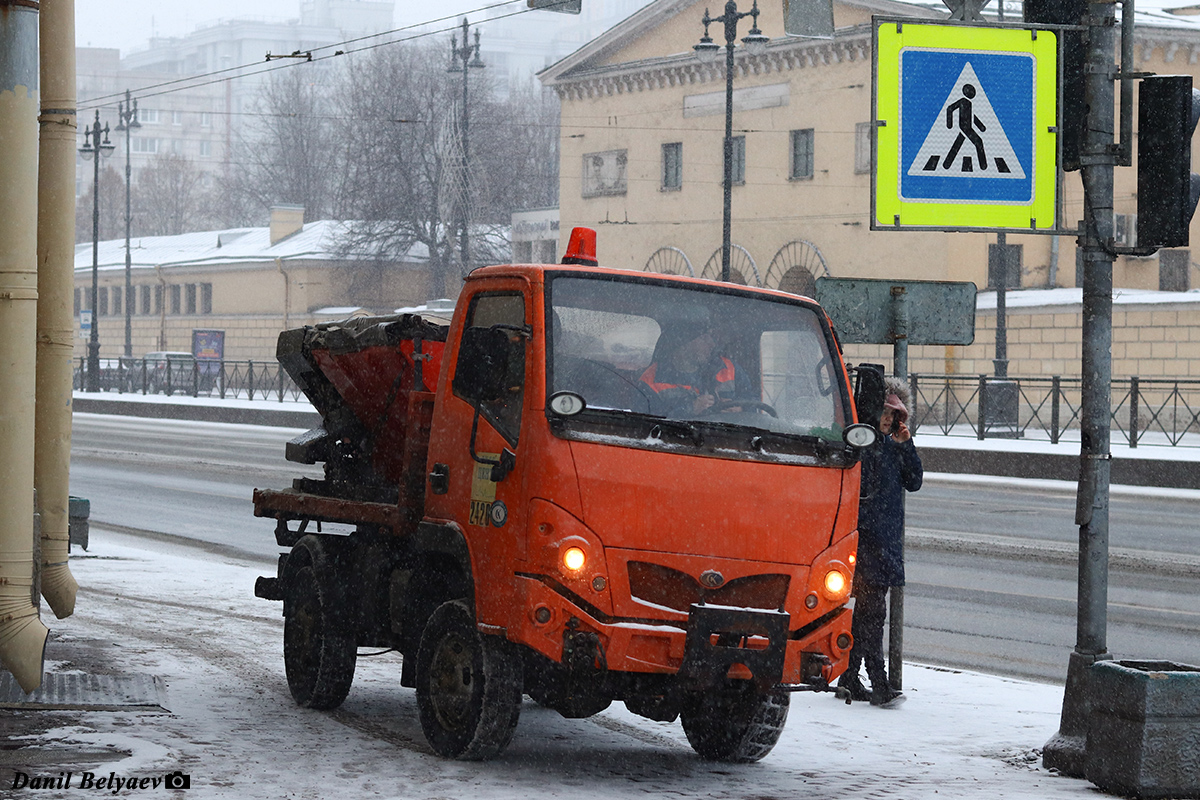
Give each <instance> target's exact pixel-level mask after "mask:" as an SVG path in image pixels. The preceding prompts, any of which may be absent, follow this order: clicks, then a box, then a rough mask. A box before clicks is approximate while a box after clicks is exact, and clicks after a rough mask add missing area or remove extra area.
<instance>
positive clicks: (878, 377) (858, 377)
mask: <svg viewBox="0 0 1200 800" xmlns="http://www.w3.org/2000/svg"><path fill="white" fill-rule="evenodd" d="M854 373H855V381H854V407H855V408H856V409H858V421H859V422H862V423H865V424H867V425H870V426H871V427H873V428H878V427H879V418H880V417H881V416H883V401H884V400H885V399H886V398H887V385H886V384H885V383H884V382H883V366H882V365H881V364H859V365H858V366H857V367H855V370H854Z"/></svg>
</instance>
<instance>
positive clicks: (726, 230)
mask: <svg viewBox="0 0 1200 800" xmlns="http://www.w3.org/2000/svg"><path fill="white" fill-rule="evenodd" d="M746 17H753V18H754V19H753V21H752V23H751V27H750V33H749V34H748V35H747V36H746V37H745V38H743V39H742V44H744V45H746V49H747V50H748V51H750V52H752V53H755V52H761V51H762V49H764V48H765V47H766V46H767V43H768V42H769V41H771V40H770V38H769V37H767V36H764V35H763V32H762V31H760V30H759V29H758V0H754V6H753V7H752V8H751V9H750V10H749V11H738V7H737V2H736V0H727V2H726V3H725V13H724V14H722V15H721V16H719V17H710V16H709V15H708V9H707V8H706V9H704V20H703V22H704V36H702V37H701V38H700V43H699V44H697V45H695V46H693V48H692V49H693V50H695V51H696V56H697V57H698V58H699V59H700V60H701V61H703V62H705V63H712V61H714V60H715V59H716V56H717V53H718V52H719V51H720V49H721V46H720V45H718V44H717V43H716V42H714V41H713V40H712V37H711V36H709V35H708V26H709V25H711V24H712V23H714V22H719V23H721V24H722V25H724V26H725V158H724V167H725V178H724V180H723V181H722V186H723V188H724V193H725V194H724V206H723V212H722V218H721V280H723V281H726V282H727V281H728V280H729V273H730V266H729V260H730V250H731V245H730V234H731V232H732V228H733V48H734V47H735V44H734V43H735V42H736V41H737V25H738V21H739V20H741V19H744V18H746Z"/></svg>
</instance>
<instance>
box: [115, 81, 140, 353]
mask: <svg viewBox="0 0 1200 800" xmlns="http://www.w3.org/2000/svg"><path fill="white" fill-rule="evenodd" d="M117 119H118V122H117V130H118V131H125V357H126V358H132V357H133V253H132V252H131V250H130V247H129V225H130V220H131V219H132V215H131V214H130V196H131V190H130V182H131V181H132V179H133V167H132V166H131V165H130V160H129V139H130V137H131V135H132V134H133V129H134V128H140V127H142V124H141V123H140V122H138V120H137V100H131V99H130V97H129V90H128V89H126V90H125V102H124V103H117Z"/></svg>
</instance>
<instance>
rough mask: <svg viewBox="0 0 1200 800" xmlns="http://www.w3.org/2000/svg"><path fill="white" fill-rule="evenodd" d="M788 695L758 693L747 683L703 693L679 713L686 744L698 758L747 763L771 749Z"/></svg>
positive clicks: (784, 715) (779, 730)
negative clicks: (686, 740)
mask: <svg viewBox="0 0 1200 800" xmlns="http://www.w3.org/2000/svg"><path fill="white" fill-rule="evenodd" d="M790 702H791V695H790V694H789V693H788V692H784V691H780V690H778V689H776V690H773V691H771V692H768V693H766V694H762V693H760V692H759V691H758V690H757V689H756V688H755V686H754V684H753V683H751V682H750V681H731V682H729V683H727V684H726V685H725V687H723V688H722V689H720V690H717V691H712V692H704V693H701V694H700V695H698V696H697V697H696V698H695V699H694V701H693V702H692V703H691V704H689V705H688V707H686V708H684V709H683V710H682V712H681V713H680V715H679V716H680V722H681V723H682V724H683V732H684V733H685V734H686V735H687V739H688V743H689V744H691V746H692V749H693V750H695V751H696V752H697V753H698V754H699V755H700V757H701V758H706V759H709V760H711V761H730V762H735V763H741V764H748V763H750V762H753V761H758V760H759V759H760V758H763V757H764V756H765V755H767V753H770V752H771V750H772V749H773V748H774V747H775V745H776V743H777V742H778V741H779V737H780V735H781V734H782V733H783V726H784V724H785V723H786V722H787V715H788V705H789V703H790Z"/></svg>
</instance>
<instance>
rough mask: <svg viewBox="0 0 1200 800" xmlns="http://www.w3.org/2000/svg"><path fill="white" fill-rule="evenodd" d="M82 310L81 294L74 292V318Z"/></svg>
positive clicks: (78, 291)
mask: <svg viewBox="0 0 1200 800" xmlns="http://www.w3.org/2000/svg"><path fill="white" fill-rule="evenodd" d="M82 310H83V292H82V291H81V290H79V289H76V290H75V316H77V317H78V316H79V312H80V311H82Z"/></svg>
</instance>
